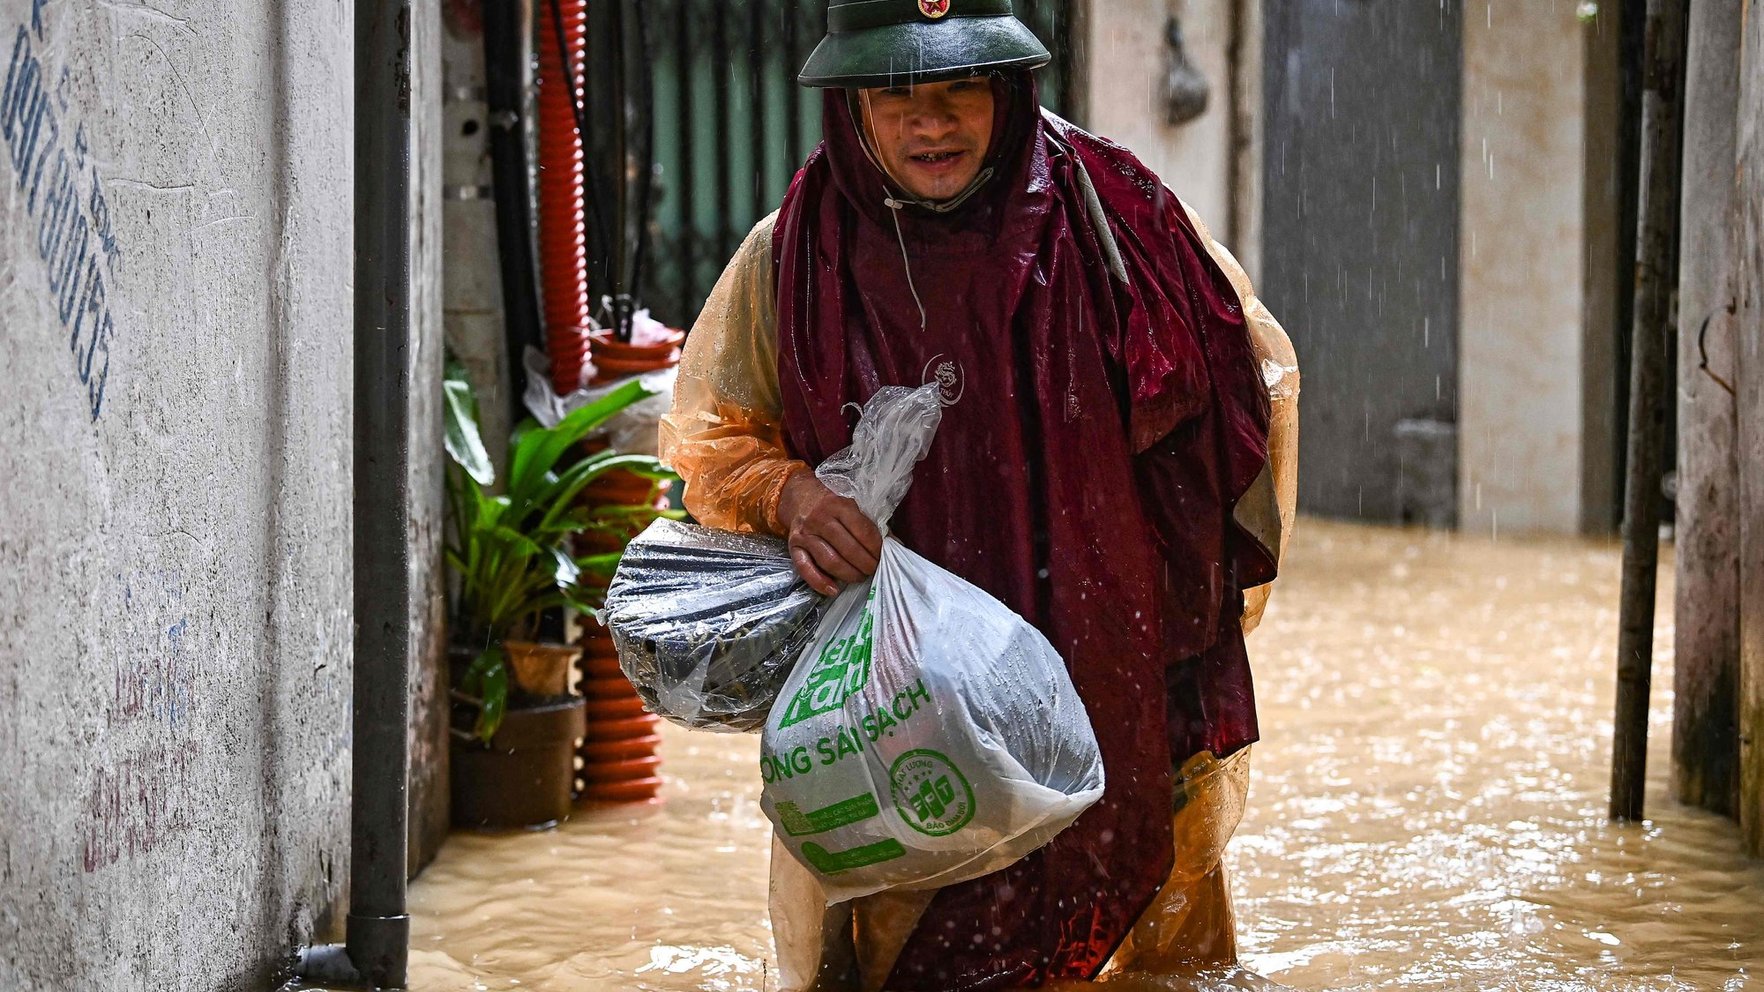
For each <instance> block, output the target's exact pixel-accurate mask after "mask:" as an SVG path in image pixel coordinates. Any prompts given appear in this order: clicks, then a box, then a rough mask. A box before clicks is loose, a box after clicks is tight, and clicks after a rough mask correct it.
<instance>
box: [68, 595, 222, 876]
mask: <svg viewBox="0 0 1764 992" xmlns="http://www.w3.org/2000/svg"><path fill="white" fill-rule="evenodd" d="M117 579H118V580H119V581H120V583H121V585H122V603H121V606H122V608H123V609H122V610H121V611H119V613H141V612H146V613H149V614H151V615H153V616H154V617H155V618H156V619H158V622H161V623H164V622H165V621H166V620H170V619H171V618H172V617H176V620H175V621H173V622H170V623H167V624H166V626H165V627H164V632H165V636H164V638H163V640H160V639H153V640H148V639H139V638H131V639H124V640H123V641H122V643H124V644H126V645H128V648H127V649H126V652H125V653H124V654H123V655H122V656H121V657H119V658H118V659H117V667H116V673H115V677H114V684H113V687H112V689H111V695H110V699H109V705H108V706H106V708H105V712H104V724H105V732H106V736H107V738H108V739H107V740H106V742H105V753H106V755H107V756H109V757H108V758H107V760H106V761H105V762H104V763H103V764H102V765H101V766H100V767H99V769H98V773H97V779H96V781H94V782H93V783H92V787H91V790H90V791H89V792H88V793H87V794H86V809H85V813H86V815H85V816H84V817H83V818H82V819H81V821H80V860H81V866H82V867H83V868H84V869H85V870H86V871H88V872H93V871H98V870H99V869H101V868H106V867H109V866H110V865H113V864H116V863H117V862H118V861H122V860H125V859H131V858H134V857H136V856H139V855H141V854H145V853H147V852H149V851H152V850H154V849H156V848H158V847H159V846H161V845H162V844H165V843H167V842H170V841H172V840H173V839H174V838H176V837H178V836H179V835H181V834H183V833H185V832H187V831H189V830H190V829H191V828H192V825H193V823H194V818H193V817H192V816H191V813H190V810H191V809H192V808H193V800H192V794H193V793H192V790H194V789H196V788H197V786H198V785H199V784H200V783H199V782H198V781H197V779H196V777H195V775H194V773H193V769H194V768H196V767H197V759H198V758H199V757H200V752H199V750H198V739H197V738H194V737H192V736H190V735H189V734H188V733H187V728H186V727H185V726H184V725H185V722H186V720H187V719H188V718H189V716H190V712H191V709H192V707H193V705H194V702H195V696H196V672H195V670H194V668H193V667H192V665H191V663H190V660H189V655H188V654H187V653H186V651H185V646H184V640H185V636H186V635H187V634H188V633H189V630H190V621H189V619H188V618H187V617H185V616H183V615H182V614H183V608H182V603H183V599H184V576H183V573H181V572H179V571H176V570H168V569H152V570H149V571H141V572H136V573H134V574H132V575H130V576H128V577H127V578H125V577H124V576H123V575H121V574H120V573H119V574H118V575H117ZM143 738H144V739H143ZM131 741H134V742H138V743H136V744H135V745H134V746H129V742H131Z"/></svg>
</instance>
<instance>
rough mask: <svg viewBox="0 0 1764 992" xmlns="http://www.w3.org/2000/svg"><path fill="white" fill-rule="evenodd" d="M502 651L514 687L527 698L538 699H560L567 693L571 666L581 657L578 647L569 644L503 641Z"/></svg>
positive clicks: (580, 650)
mask: <svg viewBox="0 0 1764 992" xmlns="http://www.w3.org/2000/svg"><path fill="white" fill-rule="evenodd" d="M502 651H503V654H504V655H505V656H506V657H507V659H508V669H509V672H510V673H511V674H512V675H513V676H514V684H515V685H516V686H517V687H518V688H519V689H520V690H521V691H522V692H524V693H526V694H527V695H529V696H540V697H548V696H562V695H564V694H566V693H568V692H569V691H570V666H571V665H572V664H574V663H575V661H576V659H577V658H578V657H580V656H581V654H582V649H581V648H579V647H576V646H575V645H571V644H533V643H530V642H528V641H504V642H503V643H502Z"/></svg>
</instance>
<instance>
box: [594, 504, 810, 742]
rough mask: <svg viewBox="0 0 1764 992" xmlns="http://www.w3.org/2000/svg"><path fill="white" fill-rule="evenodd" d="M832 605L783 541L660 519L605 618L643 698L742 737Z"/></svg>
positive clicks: (611, 597) (636, 543) (619, 579)
mask: <svg viewBox="0 0 1764 992" xmlns="http://www.w3.org/2000/svg"><path fill="white" fill-rule="evenodd" d="M827 603H828V600H826V599H824V598H822V597H821V596H820V595H818V594H817V593H815V592H814V590H812V589H810V588H809V587H808V585H807V584H805V583H804V582H803V581H802V580H801V579H800V578H799V577H798V576H797V574H796V569H795V567H794V566H792V565H791V563H790V555H789V553H788V551H787V549H786V548H785V544H784V542H783V541H782V540H780V539H778V538H775V537H763V536H758V535H752V534H737V533H733V532H730V531H720V530H711V529H709V528H705V527H697V526H694V525H692V524H685V523H677V522H675V521H672V520H658V521H656V522H655V523H654V524H651V525H650V527H649V529H648V530H645V531H644V532H643V533H642V534H640V535H638V536H637V537H636V538H635V539H634V540H632V541H631V543H630V545H629V546H627V547H626V549H625V555H624V558H623V559H622V560H621V561H620V563H619V570H618V573H617V574H616V575H615V576H614V577H613V582H612V587H611V588H610V589H609V590H608V591H607V596H606V609H605V612H604V614H603V616H604V619H605V621H606V625H607V627H608V628H609V629H610V630H611V631H612V636H613V641H614V643H615V644H616V645H617V646H618V649H619V661H620V664H621V666H622V667H623V668H624V671H625V675H626V677H628V678H629V679H630V680H631V684H632V685H634V686H636V687H637V694H638V695H639V696H641V697H643V702H644V704H645V705H647V706H648V707H649V708H650V709H651V710H654V711H655V712H657V713H660V714H661V715H662V716H663V717H666V718H667V719H669V720H672V721H673V722H675V723H678V724H680V725H681V726H685V727H690V728H693V729H698V730H717V731H725V732H729V733H740V732H744V731H749V730H758V729H759V728H760V726H761V725H762V724H763V723H764V722H765V718H766V714H767V713H768V712H769V711H770V710H771V707H772V701H773V700H775V699H776V698H777V696H778V691H779V689H780V688H781V687H782V685H783V684H784V680H785V679H786V678H788V677H789V675H790V669H791V666H792V665H793V664H794V663H795V661H796V658H797V656H798V655H799V654H801V653H802V649H803V648H804V647H805V646H807V644H808V642H809V641H810V639H811V638H813V636H814V632H815V627H816V624H817V623H818V622H819V620H820V618H821V615H822V614H823V613H824V612H825V611H826V608H827Z"/></svg>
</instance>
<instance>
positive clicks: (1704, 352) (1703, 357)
mask: <svg viewBox="0 0 1764 992" xmlns="http://www.w3.org/2000/svg"><path fill="white" fill-rule="evenodd" d="M1737 309H1738V307H1737V305H1736V303H1735V301H1733V300H1728V301H1727V306H1725V307H1720V308H1717V309H1715V310H1712V311H1710V313H1709V316H1707V317H1704V318H1703V326H1702V327H1701V328H1700V329H1698V331H1697V355H1698V357H1699V361H1698V364H1697V369H1698V370H1699V371H1700V372H1702V373H1703V374H1704V375H1706V376H1708V377H1709V378H1711V379H1713V380H1715V385H1717V386H1720V387H1721V388H1722V389H1725V390H1727V395H1729V396H1735V395H1737V394H1736V393H1735V392H1734V390H1733V385H1732V384H1731V383H1729V382H1728V381H1727V380H1726V379H1723V378H1721V377H1720V376H1718V375H1716V374H1715V370H1714V369H1711V368H1709V323H1710V322H1711V321H1713V320H1714V319H1715V315H1716V314H1717V313H1720V312H1721V311H1722V310H1726V311H1727V313H1728V314H1729V315H1732V314H1733V313H1734V312H1735V311H1736V310H1737Z"/></svg>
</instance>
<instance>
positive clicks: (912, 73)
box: [796, 0, 1052, 87]
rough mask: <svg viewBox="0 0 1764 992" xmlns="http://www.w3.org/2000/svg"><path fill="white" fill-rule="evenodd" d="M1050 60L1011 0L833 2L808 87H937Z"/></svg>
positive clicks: (805, 75) (807, 69) (807, 68)
mask: <svg viewBox="0 0 1764 992" xmlns="http://www.w3.org/2000/svg"><path fill="white" fill-rule="evenodd" d="M1050 59H1052V56H1050V55H1049V54H1048V53H1047V49H1046V48H1044V47H1043V46H1042V44H1041V42H1040V41H1038V40H1037V39H1036V37H1035V35H1034V34H1033V33H1031V32H1030V30H1029V28H1028V27H1027V26H1025V25H1024V24H1023V22H1022V21H1019V20H1017V18H1016V16H1015V15H1014V13H1013V12H1012V9H1011V0H832V2H831V3H829V4H828V6H827V37H825V38H823V39H822V40H821V43H820V44H819V45H817V46H816V47H815V50H814V52H813V54H811V55H809V58H808V63H807V64H805V65H804V66H803V67H802V72H801V74H799V75H798V76H797V77H796V79H797V82H800V83H802V84H803V85H804V86H824V87H832V86H841V87H870V86H898V85H901V84H904V83H936V82H942V81H944V80H947V79H960V78H961V77H963V76H971V75H974V74H976V73H982V72H996V71H1003V70H1009V69H1036V68H1040V67H1041V66H1044V65H1046V64H1047V63H1048V62H1049V60H1050Z"/></svg>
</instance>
